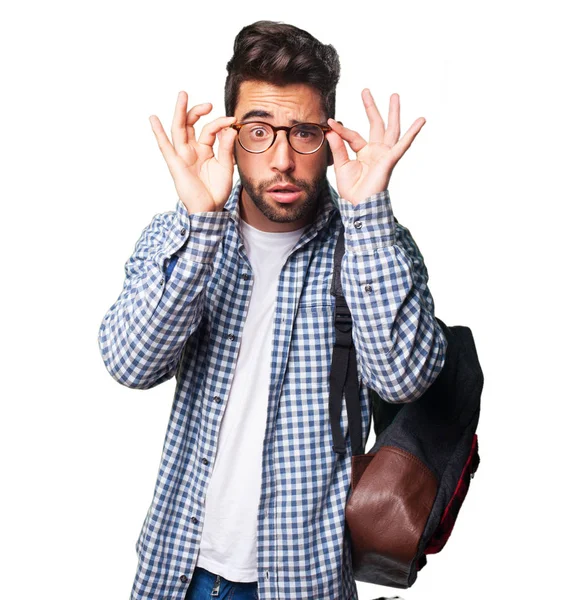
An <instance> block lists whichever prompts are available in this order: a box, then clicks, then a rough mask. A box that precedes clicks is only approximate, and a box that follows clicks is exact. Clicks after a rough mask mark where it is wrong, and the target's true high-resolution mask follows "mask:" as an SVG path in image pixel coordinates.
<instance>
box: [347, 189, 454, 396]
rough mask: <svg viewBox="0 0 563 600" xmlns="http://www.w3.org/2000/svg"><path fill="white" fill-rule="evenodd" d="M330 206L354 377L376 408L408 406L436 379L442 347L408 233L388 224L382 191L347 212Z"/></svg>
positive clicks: (387, 207) (390, 219)
mask: <svg viewBox="0 0 563 600" xmlns="http://www.w3.org/2000/svg"><path fill="white" fill-rule="evenodd" d="M338 205H339V208H340V213H341V216H342V221H343V224H344V239H345V248H346V251H345V253H344V256H343V258H342V273H341V278H342V289H343V292H344V296H345V298H346V301H347V303H348V306H349V308H350V312H351V314H352V323H353V327H352V336H353V340H354V346H355V348H356V353H357V360H358V370H359V372H360V375H361V377H362V379H363V380H364V382H365V384H366V385H367V386H368V387H370V388H372V389H374V390H376V391H377V393H378V394H379V395H380V396H381V397H382V398H383V399H384V400H387V401H388V402H411V401H413V400H416V399H417V398H419V397H420V396H421V395H422V394H423V393H424V392H425V391H426V389H428V387H430V385H431V384H432V383H433V381H434V380H435V379H436V377H437V376H438V375H439V373H440V371H441V369H442V367H443V365H444V361H445V355H446V347H447V341H446V338H445V336H444V334H443V332H442V329H441V327H440V325H439V324H438V322H437V321H436V319H435V316H434V301H433V298H432V295H431V293H430V290H429V289H428V272H427V270H426V266H425V264H424V259H423V257H422V255H421V253H420V250H419V249H418V247H417V245H416V244H415V242H414V240H413V239H412V237H411V234H410V232H409V230H408V229H407V228H406V227H403V226H402V225H400V224H399V223H396V222H395V219H394V217H393V212H392V208H391V202H390V198H389V192H388V190H385V191H383V192H379V193H378V194H375V195H373V196H370V197H369V198H368V199H367V200H366V201H365V202H362V203H360V204H358V205H357V206H355V207H354V206H353V205H352V204H351V203H350V202H347V201H346V200H343V199H339V200H338Z"/></svg>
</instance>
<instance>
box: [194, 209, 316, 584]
mask: <svg viewBox="0 0 563 600" xmlns="http://www.w3.org/2000/svg"><path fill="white" fill-rule="evenodd" d="M304 229H305V228H302V229H298V230H295V231H289V232H283V233H271V232H266V231H260V230H258V229H255V228H254V227H251V226H250V225H248V223H245V222H244V221H242V220H241V221H240V231H241V235H242V238H243V241H244V246H245V249H246V253H247V256H248V258H249V260H250V264H251V265H252V272H253V279H254V281H253V286H252V295H251V299H250V304H249V308H248V314H247V318H246V322H245V324H244V329H243V332H242V339H241V345H240V350H239V355H238V360H237V365H236V369H235V373H234V377H233V383H232V386H231V391H230V395H229V399H228V401H227V406H226V409H225V413H224V415H223V420H222V422H221V428H220V431H219V443H218V444H219V445H218V449H217V455H216V457H215V464H214V466H213V472H212V475H211V479H210V481H209V487H208V489H207V495H206V499H205V518H204V523H203V533H202V540H201V546H200V551H199V556H198V559H197V566H199V567H202V568H204V569H207V570H208V571H211V572H212V573H215V574H218V575H221V576H222V577H224V578H225V579H228V580H230V581H247V582H248V581H257V579H258V573H257V567H256V532H257V518H258V505H259V501H260V492H261V484H262V454H263V444H264V434H265V431H266V418H267V407H268V393H269V387H270V372H271V365H270V361H271V355H272V339H273V324H274V309H275V303H276V296H277V287H278V280H279V275H280V271H281V268H282V267H283V265H284V263H285V261H286V260H287V257H288V256H289V253H290V252H291V250H292V249H293V247H294V246H295V244H296V243H297V241H298V240H299V238H300V237H301V234H302V233H303V231H304Z"/></svg>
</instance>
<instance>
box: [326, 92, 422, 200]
mask: <svg viewBox="0 0 563 600" xmlns="http://www.w3.org/2000/svg"><path fill="white" fill-rule="evenodd" d="M362 100H363V101H364V107H365V109H366V113H367V116H368V119H369V124H370V128H369V143H368V142H366V140H365V139H364V138H363V137H362V136H361V135H360V134H359V133H358V132H356V131H352V130H351V129H348V128H347V127H344V126H343V125H341V124H340V123H338V122H337V121H335V120H334V119H328V125H329V126H330V127H331V128H332V130H333V131H329V132H328V133H327V134H326V139H327V140H328V143H329V144H330V149H331V151H332V155H333V158H334V172H335V175H336V185H337V188H338V193H339V194H340V196H341V197H342V198H344V199H345V200H348V201H349V202H351V203H352V204H353V205H354V206H356V205H358V204H359V203H360V202H362V201H363V200H365V199H366V198H368V197H369V196H372V195H373V194H376V193H377V192H382V191H383V190H386V189H387V188H388V186H389V180H390V178H391V173H392V171H393V169H394V167H395V165H396V164H397V162H398V161H399V159H400V158H401V157H402V156H403V154H404V153H405V152H406V151H407V150H408V149H409V148H410V145H411V144H412V141H413V140H414V138H415V137H416V136H417V134H418V132H419V131H420V130H421V129H422V126H423V125H424V124H425V123H426V119H424V117H420V118H419V119H417V120H416V121H415V122H414V123H413V124H412V125H411V126H410V129H409V130H408V131H407V132H406V133H405V135H404V136H403V137H402V138H401V139H400V140H399V135H400V134H401V125H400V119H399V94H392V95H391V100H390V102H389V119H388V121H389V122H388V126H387V130H386V129H385V124H384V123H383V119H382V118H381V115H380V114H379V111H378V110H377V106H376V105H375V102H374V100H373V96H372V95H371V92H370V91H369V90H368V89H367V88H366V89H364V90H363V91H362ZM343 140H346V141H347V142H348V144H349V145H350V148H352V150H353V151H354V152H355V153H356V160H350V159H349V158H348V152H347V150H346V147H345V146H344V141H343Z"/></svg>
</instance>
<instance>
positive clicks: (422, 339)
mask: <svg viewBox="0 0 563 600" xmlns="http://www.w3.org/2000/svg"><path fill="white" fill-rule="evenodd" d="M240 191H241V184H240V182H238V183H237V184H236V185H235V187H234V188H233V191H232V193H231V195H230V197H229V200H228V201H227V204H226V206H225V209H224V210H223V211H221V212H212V213H199V214H193V215H189V214H188V213H187V211H186V209H185V207H184V205H183V203H182V202H181V201H178V203H177V207H176V210H175V211H171V212H167V213H163V214H159V215H156V216H155V217H154V218H153V220H152V222H151V224H150V225H149V226H148V227H147V228H146V229H145V230H144V231H143V233H142V235H141V237H140V239H139V241H138V242H137V244H136V247H135V250H134V253H133V255H132V256H131V258H130V259H129V261H128V262H127V263H126V265H125V284H124V287H123V291H122V292H121V295H120V296H119V298H118V299H117V301H116V302H115V304H113V306H111V308H110V309H109V311H108V313H107V314H106V316H105V317H104V320H103V322H102V325H101V328H100V332H99V345H100V350H101V353H102V357H103V360H104V363H105V365H106V367H107V369H108V371H109V372H110V373H111V375H112V376H113V377H114V378H115V379H116V380H117V381H118V382H120V383H122V384H123V385H126V386H129V387H132V388H140V389H147V388H150V387H153V386H155V385H158V384H159V383H162V382H163V381H166V380H167V379H170V378H171V377H173V376H174V375H175V376H176V392H175V396H174V402H173V406H172V411H171V416H170V421H169V424H168V428H167V432H166V439H165V443H164V448H163V453H162V458H161V463H160V469H159V473H158V478H157V482H156V486H155V490H154V497H153V500H152V503H151V505H150V507H149V509H148V511H147V515H146V518H145V521H144V523H143V526H142V529H141V532H140V535H139V538H138V540H137V544H136V550H137V554H138V568H137V573H136V576H135V581H134V584H133V589H132V593H131V598H132V599H133V600H140V599H146V600H148V599H151V600H164V599H167V600H183V598H184V597H185V594H186V590H187V588H188V586H189V583H190V580H191V576H192V573H193V570H194V568H195V566H196V560H197V555H198V549H199V544H200V539H201V534H202V527H203V519H204V515H205V510H204V508H205V494H206V489H207V485H208V483H209V480H210V476H211V473H212V469H213V461H214V457H215V455H216V451H217V441H218V437H219V427H220V424H221V418H222V416H223V413H224V411H225V408H226V403H227V400H228V397H229V390H230V386H231V382H232V379H233V373H234V370H235V363H236V359H237V352H238V349H239V344H240V340H241V335H242V331H243V327H244V323H245V317H246V311H247V308H248V304H249V300H250V295H251V293H252V281H253V274H252V269H251V266H250V263H249V261H248V258H247V256H246V254H245V250H244V246H243V242H242V239H241V236H240V234H239V228H238V222H239V205H238V202H239V196H240ZM343 226H344V229H345V243H346V253H345V255H344V257H343V260H342V275H341V276H342V285H343V289H344V294H345V297H346V299H347V302H348V305H349V307H350V311H351V313H352V318H353V338H354V343H355V347H356V351H357V358H358V370H359V376H360V390H361V402H362V420H363V432H364V443H365V441H366V440H367V436H368V433H369V432H368V429H369V423H370V414H369V413H370V407H369V401H368V394H367V388H368V387H372V388H374V389H376V390H377V391H378V393H379V395H380V396H381V397H383V398H385V399H386V400H389V401H390V402H406V401H412V400H415V399H416V398H418V397H419V396H420V395H421V394H422V393H423V392H424V390H425V389H426V388H428V386H429V385H430V384H431V383H432V382H433V381H434V379H435V378H436V377H437V375H438V374H439V372H440V369H441V368H442V365H443V362H444V356H445V348H446V341H445V338H444V337H443V334H442V332H441V329H440V328H439V326H438V324H437V322H436V320H435V319H434V304H433V300H432V296H431V294H430V291H429V289H428V287H427V279H428V275H427V271H426V268H425V266H424V262H423V258H422V256H421V254H420V252H419V250H418V248H417V246H416V244H415V243H414V241H413V240H412V238H411V236H410V233H409V231H408V230H407V229H406V228H405V227H403V226H402V225H400V224H399V223H397V222H396V221H395V220H394V217H393V213H392V209H391V204H390V200H389V195H388V192H387V191H384V192H380V193H378V194H375V195H374V196H371V197H369V198H368V199H367V200H366V201H365V202H362V203H361V204H360V205H358V206H357V207H354V206H353V205H352V204H351V203H349V202H347V201H346V200H343V199H340V198H339V197H338V194H337V193H336V191H335V190H334V189H333V188H332V187H331V186H330V185H328V182H327V186H326V190H325V192H324V193H323V194H322V195H321V201H320V204H319V210H318V212H317V215H316V220H315V221H314V223H312V224H311V226H310V227H308V228H307V229H306V230H305V231H304V232H303V234H302V236H301V238H300V240H299V241H298V243H297V244H296V246H295V247H294V249H293V250H292V253H291V254H290V256H289V258H288V259H287V262H286V263H285V265H284V266H283V268H282V270H281V273H280V277H279V283H278V294H277V301H276V308H275V316H274V343H273V350H272V356H271V363H270V365H271V377H270V390H269V395H268V398H265V399H264V400H265V401H267V403H268V407H267V414H268V417H267V426H266V431H265V438H264V447H263V456H262V490H261V497H260V505H259V510H258V514H257V569H258V592H259V597H260V598H261V599H263V600H305V599H307V600H321V599H322V600H349V599H352V598H354V599H357V598H358V595H357V589H356V585H355V582H354V578H353V571H352V562H351V554H350V545H349V539H348V535H347V534H346V533H345V531H346V530H345V505H346V499H347V495H348V492H349V489H350V475H351V448H350V444H349V436H348V435H347V431H348V428H347V415H346V407H345V406H343V409H342V416H341V421H340V426H341V427H342V431H343V433H344V434H345V435H346V441H347V445H348V451H347V453H346V455H345V456H341V455H338V454H336V453H335V452H334V451H333V450H332V434H331V427H330V419H329V413H328V397H329V371H330V364H331V358H332V347H333V343H334V339H335V334H334V325H333V308H334V298H333V297H332V296H331V295H330V286H331V277H332V271H333V258H334V249H335V246H336V239H337V237H338V233H339V231H340V229H341V228H342V227H343Z"/></svg>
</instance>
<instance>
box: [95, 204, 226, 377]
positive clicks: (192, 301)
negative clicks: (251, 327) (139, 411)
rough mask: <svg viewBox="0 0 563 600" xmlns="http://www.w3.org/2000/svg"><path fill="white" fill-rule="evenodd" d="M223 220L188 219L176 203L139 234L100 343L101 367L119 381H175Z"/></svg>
mask: <svg viewBox="0 0 563 600" xmlns="http://www.w3.org/2000/svg"><path fill="white" fill-rule="evenodd" d="M227 218H228V217H227V215H226V214H224V213H221V212H219V213H199V214H197V215H191V216H188V214H187V211H186V209H185V207H184V206H183V205H182V204H181V203H180V202H179V203H178V206H177V209H176V211H175V212H170V213H164V214H160V215H157V216H156V217H155V218H154V219H153V221H152V222H151V224H150V225H149V226H148V227H147V228H146V229H145V230H144V231H143V233H142V235H141V237H140V239H139V241H138V242H137V244H136V246H135V251H134V253H133V255H132V256H131V258H130V259H129V261H128V262H127V264H126V265H125V275H126V276H125V283H124V287H123V291H122V292H121V294H120V296H119V298H118V299H117V301H116V302H115V304H113V305H112V306H111V308H110V309H109V311H108V313H107V314H106V316H105V317H104V319H103V321H102V324H101V327H100V331H99V337H98V342H99V347H100V351H101V354H102V358H103V360H104V364H105V365H106V368H107V369H108V371H109V373H110V374H111V375H112V377H114V378H115V379H116V380H117V381H118V382H119V383H122V384H123V385H126V386H128V387H134V388H142V389H146V388H150V387H153V386H155V385H157V384H159V383H161V382H162V381H165V380H167V379H169V378H170V377H172V376H173V374H174V372H175V370H176V367H177V364H178V361H179V359H180V355H181V352H182V348H183V346H184V344H185V342H186V340H187V339H188V337H189V336H190V335H191V334H192V333H193V331H194V330H195V329H196V328H197V326H198V324H199V322H200V320H201V315H202V312H203V304H204V300H205V289H206V286H207V283H208V280H209V276H210V273H211V268H212V262H213V257H214V255H215V252H216V250H217V247H218V244H219V242H220V239H221V237H222V235H223V230H224V225H225V223H226V219H227ZM172 267H173V268H172Z"/></svg>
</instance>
